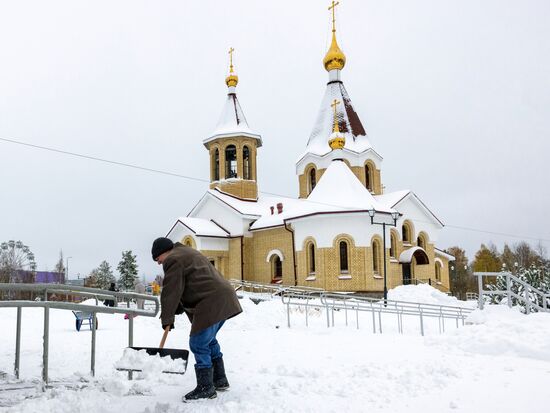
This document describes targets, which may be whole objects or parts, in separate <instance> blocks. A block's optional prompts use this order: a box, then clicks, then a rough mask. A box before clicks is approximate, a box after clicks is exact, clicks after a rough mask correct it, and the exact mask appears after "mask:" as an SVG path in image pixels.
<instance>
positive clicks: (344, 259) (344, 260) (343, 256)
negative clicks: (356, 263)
mask: <svg viewBox="0 0 550 413" xmlns="http://www.w3.org/2000/svg"><path fill="white" fill-rule="evenodd" d="M348 271H349V260H348V243H347V242H346V241H340V272H341V273H343V272H348Z"/></svg>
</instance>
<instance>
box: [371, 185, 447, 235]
mask: <svg viewBox="0 0 550 413" xmlns="http://www.w3.org/2000/svg"><path fill="white" fill-rule="evenodd" d="M375 198H376V200H377V201H378V202H379V203H380V204H382V205H384V206H385V207H386V208H395V209H397V210H399V208H398V206H399V204H400V203H402V202H403V201H405V200H406V199H408V198H412V199H413V200H414V201H415V202H416V204H417V205H418V206H420V208H421V209H423V210H424V211H425V212H426V213H427V214H428V216H430V217H431V218H432V219H433V221H434V222H436V223H437V224H438V225H441V226H442V227H443V226H444V224H443V222H441V221H440V220H439V218H438V217H437V216H436V215H435V214H434V213H433V212H432V211H430V209H429V208H428V207H427V206H426V204H424V202H422V200H421V199H420V198H419V197H418V196H417V195H416V194H415V193H414V192H412V191H410V190H408V189H406V190H403V191H396V192H390V193H387V194H383V195H375Z"/></svg>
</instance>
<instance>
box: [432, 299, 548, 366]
mask: <svg viewBox="0 0 550 413" xmlns="http://www.w3.org/2000/svg"><path fill="white" fill-rule="evenodd" d="M466 324H467V325H466V327H464V328H462V329H460V330H454V331H452V332H450V333H449V334H448V336H441V337H438V336H434V337H430V338H427V339H426V340H427V342H428V343H429V344H436V345H443V346H444V347H445V348H447V349H450V348H454V349H460V350H462V351H465V352H468V353H476V354H485V355H492V356H515V357H523V358H531V359H536V360H544V361H550V314H549V313H535V314H530V315H525V314H523V313H521V312H520V307H513V308H508V307H507V306H503V305H487V306H485V308H484V309H483V310H475V311H474V312H472V313H471V314H470V315H469V316H468V318H467V319H466Z"/></svg>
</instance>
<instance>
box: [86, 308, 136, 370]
mask: <svg viewBox="0 0 550 413" xmlns="http://www.w3.org/2000/svg"><path fill="white" fill-rule="evenodd" d="M96 317H97V314H96V313H92V357H91V364H92V365H91V372H92V377H94V376H95V339H96V331H95V330H96V328H97V319H96ZM130 317H131V316H130Z"/></svg>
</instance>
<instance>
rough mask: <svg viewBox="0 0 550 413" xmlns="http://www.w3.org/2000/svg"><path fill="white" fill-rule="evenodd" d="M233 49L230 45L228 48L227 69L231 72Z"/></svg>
mask: <svg viewBox="0 0 550 413" xmlns="http://www.w3.org/2000/svg"><path fill="white" fill-rule="evenodd" d="M234 51H235V49H233V48H232V47H230V48H229V71H230V72H231V73H233V52H234Z"/></svg>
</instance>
